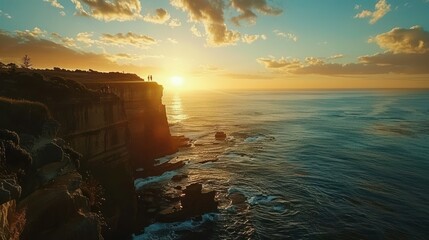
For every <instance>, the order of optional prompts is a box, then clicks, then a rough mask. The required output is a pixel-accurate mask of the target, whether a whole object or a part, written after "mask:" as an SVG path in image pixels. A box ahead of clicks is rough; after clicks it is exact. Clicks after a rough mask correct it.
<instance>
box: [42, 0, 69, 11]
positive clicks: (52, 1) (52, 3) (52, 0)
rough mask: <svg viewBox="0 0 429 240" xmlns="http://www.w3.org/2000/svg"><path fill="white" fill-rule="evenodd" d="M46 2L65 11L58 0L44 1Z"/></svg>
mask: <svg viewBox="0 0 429 240" xmlns="http://www.w3.org/2000/svg"><path fill="white" fill-rule="evenodd" d="M43 1H44V2H48V3H51V6H52V7H55V8H58V9H64V6H63V5H61V3H59V2H58V1H57V0H43Z"/></svg>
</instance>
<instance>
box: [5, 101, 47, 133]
mask: <svg viewBox="0 0 429 240" xmlns="http://www.w3.org/2000/svg"><path fill="white" fill-rule="evenodd" d="M0 114H1V116H2V117H0V128H5V129H10V130H13V131H15V132H19V133H27V134H31V135H35V136H38V135H40V134H41V131H42V127H43V124H44V123H45V122H46V121H47V120H48V119H50V118H51V115H50V112H49V110H48V108H47V107H46V106H45V105H44V104H41V103H37V102H31V101H26V100H14V99H9V98H4V97H0Z"/></svg>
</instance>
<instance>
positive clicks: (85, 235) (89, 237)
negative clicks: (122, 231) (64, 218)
mask: <svg viewBox="0 0 429 240" xmlns="http://www.w3.org/2000/svg"><path fill="white" fill-rule="evenodd" d="M100 232H101V229H100V224H99V222H98V215H96V214H93V213H89V214H78V215H76V216H75V217H73V218H72V219H70V220H69V221H68V222H67V223H65V224H63V225H61V226H60V227H58V228H56V229H54V230H53V231H50V232H48V233H44V234H43V233H42V234H41V236H40V239H61V240H74V239H79V240H99V239H100V240H101V239H103V236H101V234H100Z"/></svg>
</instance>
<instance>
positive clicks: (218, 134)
mask: <svg viewBox="0 0 429 240" xmlns="http://www.w3.org/2000/svg"><path fill="white" fill-rule="evenodd" d="M215 139H216V140H225V139H226V133H224V132H216V134H215Z"/></svg>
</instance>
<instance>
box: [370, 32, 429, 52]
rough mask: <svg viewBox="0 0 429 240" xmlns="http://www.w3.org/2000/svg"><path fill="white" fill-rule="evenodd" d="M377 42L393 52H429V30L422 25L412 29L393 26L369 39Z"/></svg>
mask: <svg viewBox="0 0 429 240" xmlns="http://www.w3.org/2000/svg"><path fill="white" fill-rule="evenodd" d="M369 41H370V42H375V43H377V44H378V45H379V46H380V47H381V48H384V49H386V50H388V51H390V52H393V53H427V52H429V32H427V31H425V30H424V29H423V28H422V27H419V26H414V27H411V28H410V29H404V28H393V29H392V30H390V31H389V32H387V33H382V34H379V35H377V36H376V37H374V38H371V39H370V40H369Z"/></svg>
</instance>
